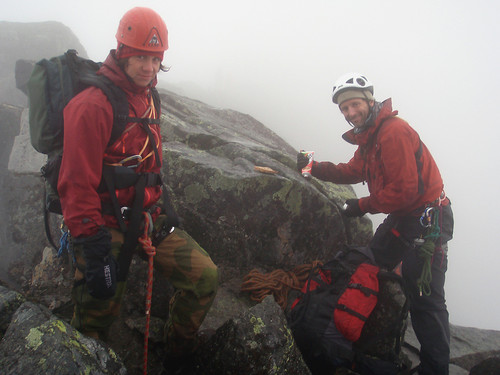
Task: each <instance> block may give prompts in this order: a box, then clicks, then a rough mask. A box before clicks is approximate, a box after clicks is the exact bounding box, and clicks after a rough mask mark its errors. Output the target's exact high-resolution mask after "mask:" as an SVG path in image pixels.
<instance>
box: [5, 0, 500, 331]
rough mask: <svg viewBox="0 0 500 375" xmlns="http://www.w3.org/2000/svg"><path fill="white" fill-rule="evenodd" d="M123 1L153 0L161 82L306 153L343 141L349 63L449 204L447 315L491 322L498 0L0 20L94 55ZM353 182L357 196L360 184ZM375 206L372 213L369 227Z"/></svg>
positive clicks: (335, 151) (219, 5) (110, 36)
mask: <svg viewBox="0 0 500 375" xmlns="http://www.w3.org/2000/svg"><path fill="white" fill-rule="evenodd" d="M134 6H148V7H151V8H153V9H155V10H156V11H157V12H159V13H160V14H161V15H162V17H163V18H164V20H165V22H166V24H167V27H168V30H169V45H170V48H169V50H168V51H167V52H166V54H165V60H164V64H165V65H167V66H170V67H171V69H170V71H169V72H168V73H162V74H161V75H160V77H159V79H160V84H159V85H160V87H163V88H166V89H170V90H172V91H175V92H178V93H180V94H182V95H185V96H188V97H191V98H193V99H198V100H201V101H203V102H205V103H208V104H210V105H213V106H215V107H223V108H230V109H234V110H237V111H240V112H243V113H247V114H249V115H251V116H253V117H254V118H256V119H257V120H259V121H261V122H262V123H263V124H265V125H266V126H267V127H269V128H270V129H271V130H273V131H274V132H275V133H277V134H278V135H279V136H281V137H282V138H283V139H285V140H286V141H287V142H288V143H290V144H291V145H292V146H293V147H295V148H297V150H298V149H306V150H314V151H315V158H316V160H319V161H323V160H330V161H332V162H335V163H338V162H346V161H348V160H349V159H350V158H351V157H352V154H353V153H354V151H355V147H354V146H352V145H349V144H347V143H346V142H344V141H343V140H342V138H341V135H342V133H344V132H345V131H347V130H349V125H348V124H347V123H346V122H345V120H344V119H343V117H342V116H341V114H340V112H339V110H338V108H337V106H335V105H334V104H333V103H332V102H331V90H332V87H333V84H334V82H335V80H336V79H337V78H338V77H339V76H340V75H342V74H344V73H346V72H351V71H356V72H362V73H363V74H365V75H366V76H367V77H368V78H369V79H370V80H371V81H372V82H373V83H374V86H375V97H376V99H377V100H379V101H382V100H384V99H386V98H389V97H392V99H393V107H394V109H397V110H399V115H400V116H401V117H403V118H404V119H405V120H407V121H408V122H409V123H410V125H411V126H412V127H413V128H414V129H415V130H417V131H418V133H419V134H420V136H421V139H422V141H423V142H424V143H425V144H426V145H427V147H428V148H429V149H430V151H431V153H432V154H433V156H434V159H435V160H436V162H437V164H438V166H439V168H440V170H441V174H442V176H443V179H444V182H445V190H446V193H447V194H448V196H449V197H450V199H451V201H452V203H453V209H454V213H455V237H454V239H453V240H452V241H451V242H450V243H449V254H448V256H449V258H448V272H447V282H446V293H447V303H448V309H449V312H450V321H451V323H453V324H457V325H462V326H473V327H478V328H484V329H495V330H500V301H499V298H498V293H497V287H498V285H499V284H500V276H499V272H498V269H499V265H500V249H499V246H498V245H497V244H498V242H499V240H498V238H497V236H496V235H497V234H498V232H499V231H498V229H497V224H498V221H499V220H498V217H497V216H498V212H499V209H500V204H499V192H500V183H499V181H500V177H499V176H498V170H499V167H498V166H499V164H500V156H499V148H500V129H499V128H500V125H499V119H498V103H499V99H500V94H499V92H500V89H499V88H500V73H499V67H500V51H499V48H498V39H499V38H500V26H499V23H498V20H497V19H498V14H500V2H498V1H496V0H479V1H474V2H471V1H464V0H443V1H435V0H434V1H431V0H421V1H405V0H382V1H378V2H375V1H370V0H349V1H334V0H324V1H322V0H308V1H293V0H274V1H273V0H267V1H263V0H256V1H252V2H249V1H245V2H243V1H237V0H232V1H230V0H227V1H224V0H213V1H202V0H199V1H194V0H192V1H190V0H186V1H182V2H181V1H173V0H161V1H160V0H158V1H128V0H121V1H114V0H110V1H95V0H88V1H85V2H80V1H79V2H69V1H68V2H59V1H53V0H45V1H43V2H38V1H28V0H19V1H15V2H9V3H4V4H3V5H2V10H1V12H0V20H2V21H14V22H40V21H49V20H54V21H59V22H61V23H63V24H65V25H66V26H68V27H69V28H70V29H71V30H72V31H73V32H74V33H75V34H76V36H77V37H78V38H79V40H80V42H81V43H82V45H83V46H84V47H85V48H86V50H87V53H88V55H89V57H90V58H92V59H94V60H97V61H103V60H104V59H105V57H106V56H107V54H108V52H109V50H110V49H112V48H115V47H116V39H115V33H116V29H117V26H118V23H119V20H120V18H121V16H122V15H123V14H124V13H125V12H126V11H127V10H129V9H130V8H132V7H134ZM47 57H50V56H47ZM355 190H356V192H357V194H358V196H359V197H361V196H364V195H366V194H367V189H366V187H365V186H363V185H359V186H355ZM384 217H385V215H373V216H371V219H372V220H373V221H374V226H376V225H378V224H379V223H380V222H381V220H383V218H384ZM326 230H328V228H318V232H317V233H314V234H312V235H321V233H322V232H323V231H326Z"/></svg>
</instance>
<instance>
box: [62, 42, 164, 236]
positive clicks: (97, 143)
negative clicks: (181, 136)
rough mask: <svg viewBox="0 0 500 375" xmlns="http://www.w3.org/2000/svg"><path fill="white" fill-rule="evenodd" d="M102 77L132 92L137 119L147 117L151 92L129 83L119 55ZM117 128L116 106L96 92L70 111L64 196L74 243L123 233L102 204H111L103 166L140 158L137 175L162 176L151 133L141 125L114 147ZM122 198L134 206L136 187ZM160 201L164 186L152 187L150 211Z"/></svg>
mask: <svg viewBox="0 0 500 375" xmlns="http://www.w3.org/2000/svg"><path fill="white" fill-rule="evenodd" d="M98 74H102V75H105V76H106V77H108V78H110V79H111V80H112V81H113V83H115V84H116V85H117V86H119V87H120V88H122V89H123V90H124V91H125V92H126V94H127V97H128V100H129V110H130V116H131V117H143V116H144V115H145V113H147V111H148V109H149V108H150V105H151V103H152V100H151V95H150V91H149V88H141V87H138V86H136V85H135V84H134V83H133V82H132V81H130V80H129V79H128V78H127V76H126V75H125V73H124V72H123V71H122V69H121V68H120V67H118V65H117V64H116V60H115V58H114V51H111V53H110V54H109V56H108V57H107V59H106V61H105V62H104V64H103V66H102V67H101V69H100V70H99V72H98ZM154 84H156V80H155V81H154V82H153V85H154ZM153 113H155V111H153ZM159 114H160V108H157V113H155V114H154V115H153V116H154V117H155V118H158V117H159ZM148 117H149V116H148ZM112 125H113V111H112V107H111V103H110V102H109V101H108V100H107V98H106V96H105V94H104V93H103V92H102V91H101V90H100V89H98V88H96V87H90V88H87V89H85V90H84V91H82V92H81V93H80V94H78V95H77V96H75V97H74V98H73V99H72V100H71V101H70V102H69V103H68V105H67V106H66V108H65V109H64V152H63V159H62V164H61V170H60V174H59V182H58V192H59V196H60V200H61V206H62V211H63V216H64V221H65V223H66V225H67V226H68V228H69V230H70V233H71V235H72V236H73V237H81V236H84V237H85V236H90V235H92V234H94V233H95V232H96V231H97V229H98V227H99V226H101V225H106V226H112V227H117V223H116V219H115V218H114V216H112V215H103V214H102V212H101V201H109V193H107V192H105V193H102V192H98V190H97V189H98V186H99V184H100V182H101V177H102V166H103V162H105V163H107V164H112V163H117V162H119V161H121V160H123V159H125V158H126V157H129V156H133V155H138V154H140V155H141V156H142V158H143V159H144V161H143V162H142V163H140V164H139V166H138V167H137V168H135V169H134V170H135V171H136V172H137V173H139V172H154V173H159V172H160V167H159V166H158V165H157V164H156V161H155V155H154V152H153V147H152V146H151V144H150V143H149V141H148V136H147V133H146V132H145V130H143V129H142V128H141V126H140V125H139V124H138V123H130V124H128V125H127V126H126V129H125V131H124V132H123V134H122V135H121V136H120V138H119V139H118V140H117V141H116V142H114V144H113V145H111V146H109V147H108V142H109V139H110V136H111V129H112ZM150 129H151V131H152V133H153V135H154V138H155V139H156V144H157V147H158V151H159V152H158V153H159V156H160V159H161V155H162V153H161V149H162V148H161V135H160V127H159V125H150ZM147 155H149V156H147ZM160 164H161V160H160ZM116 194H117V197H118V201H119V203H120V206H130V205H131V204H132V201H133V198H134V195H135V190H134V188H133V187H130V188H126V189H121V190H117V191H116ZM160 196H161V188H160V187H159V186H153V187H147V188H146V192H145V198H144V207H146V208H147V207H150V206H151V205H153V204H154V203H155V202H157V201H158V199H159V198H160Z"/></svg>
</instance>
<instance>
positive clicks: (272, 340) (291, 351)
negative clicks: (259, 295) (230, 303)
mask: <svg viewBox="0 0 500 375" xmlns="http://www.w3.org/2000/svg"><path fill="white" fill-rule="evenodd" d="M194 367H195V369H196V370H197V372H196V373H201V374H206V375H219V374H246V375H253V374H255V375H257V374H269V375H271V374H274V375H279V374H290V375H307V374H310V371H309V369H308V368H307V366H306V364H305V363H304V361H303V359H302V356H301V354H300V351H299V350H298V348H297V346H296V344H295V341H294V339H293V336H292V332H291V331H290V328H289V327H288V325H287V321H286V318H285V315H284V314H283V311H282V310H281V308H280V307H279V305H278V304H277V303H276V302H275V301H274V299H273V297H267V298H265V299H264V300H263V301H262V303H260V304H258V305H256V306H254V307H252V308H250V309H248V310H246V311H244V312H242V313H241V314H240V315H238V316H237V317H235V318H232V319H230V320H228V321H226V323H224V324H223V325H222V326H221V327H220V328H219V329H218V330H217V332H216V333H215V334H214V335H213V336H212V337H211V338H210V340H209V341H208V342H206V343H205V344H204V346H202V347H201V348H200V350H199V355H198V356H197V357H196V358H195V365H194Z"/></svg>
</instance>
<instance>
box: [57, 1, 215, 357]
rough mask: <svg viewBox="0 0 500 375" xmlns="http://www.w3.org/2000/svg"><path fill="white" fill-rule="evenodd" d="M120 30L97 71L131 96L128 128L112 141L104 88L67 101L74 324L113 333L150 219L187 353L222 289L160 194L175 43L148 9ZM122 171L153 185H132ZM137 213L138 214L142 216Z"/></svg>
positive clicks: (170, 346)
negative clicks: (163, 100)
mask: <svg viewBox="0 0 500 375" xmlns="http://www.w3.org/2000/svg"><path fill="white" fill-rule="evenodd" d="M116 39H117V42H118V44H117V48H116V49H114V50H111V51H110V53H109V55H108V57H107V58H106V60H105V61H104V63H103V65H102V67H101V68H100V70H99V71H98V73H97V74H98V75H102V76H104V77H106V78H107V79H108V80H110V81H111V82H112V83H113V84H114V85H116V86H118V87H119V88H120V89H121V90H123V91H124V92H125V94H126V97H127V98H128V109H129V117H127V121H129V120H130V122H129V123H128V124H127V126H126V127H125V130H124V131H123V133H122V134H121V135H120V136H119V138H118V139H117V140H116V141H114V142H113V143H112V144H108V141H109V140H110V135H111V133H112V130H113V117H114V116H113V110H112V106H111V104H110V102H109V101H108V100H107V97H106V96H105V94H104V93H103V91H102V90H101V89H99V88H97V87H89V88H87V89H85V90H84V91H82V92H81V93H80V94H78V95H77V96H75V97H74V98H73V99H72V100H71V102H70V103H69V104H68V105H67V106H66V108H65V110H64V152H63V159H62V165H61V170H60V176H59V182H58V191H59V195H60V199H61V205H62V211H63V215H64V222H65V224H66V225H67V227H68V229H69V232H70V234H71V237H72V239H73V240H72V242H73V251H74V255H75V257H76V262H77V268H76V272H75V284H74V288H73V291H72V296H73V301H74V303H75V308H74V315H73V319H72V325H73V326H75V327H76V328H77V329H79V330H80V331H81V332H83V333H84V334H87V335H89V336H92V337H95V338H101V339H106V334H107V332H108V329H109V327H110V325H111V323H112V322H113V321H114V320H115V319H116V317H117V316H118V315H119V310H120V305H121V303H122V300H123V296H124V292H125V283H126V278H127V270H128V266H129V264H130V258H131V256H132V255H130V254H125V253H126V252H127V253H128V252H130V253H133V252H134V251H142V250H141V249H140V247H138V245H137V244H138V236H137V235H135V237H134V235H131V233H139V232H140V229H141V228H144V226H145V225H146V221H148V223H149V222H150V224H151V225H150V227H152V228H153V227H154V231H153V234H152V235H151V238H152V240H153V243H154V245H155V247H156V255H155V256H154V266H155V269H157V270H158V271H159V272H160V273H161V274H162V275H163V276H165V277H166V278H167V279H168V280H169V281H170V282H171V284H172V285H173V286H174V287H175V288H176V289H177V293H175V296H174V298H173V299H172V301H171V305H170V313H169V314H168V321H167V323H166V327H165V335H166V345H167V352H168V354H169V355H170V356H172V357H182V356H185V355H189V354H190V353H191V351H192V350H193V349H194V348H195V344H196V334H197V331H198V328H199V327H200V325H201V323H202V322H203V320H204V318H205V316H206V314H207V312H208V310H209V308H210V306H211V304H212V302H213V300H214V298H215V293H216V290H217V285H218V271H217V267H216V266H215V265H214V263H213V262H212V260H211V258H210V256H209V255H208V254H207V252H206V251H205V250H203V249H202V248H201V247H200V245H199V244H198V243H197V242H196V241H195V240H194V239H193V238H191V236H189V234H188V233H186V232H185V231H183V230H182V229H180V228H178V227H177V226H176V224H177V223H176V216H175V212H174V211H173V210H171V209H169V208H168V207H167V206H166V205H165V200H163V202H162V203H163V204H162V203H161V201H160V198H161V197H162V194H163V193H164V191H163V190H164V189H162V183H161V176H160V171H161V168H162V163H163V161H162V137H161V134H160V121H159V119H160V112H161V107H160V105H159V103H158V102H157V101H155V100H154V98H155V97H157V98H158V101H159V95H157V93H156V96H155V95H153V94H154V93H155V92H156V89H155V85H156V82H157V74H158V73H159V72H160V71H161V70H166V69H164V67H163V65H162V61H163V58H164V52H165V51H166V50H167V49H168V32H167V27H166V25H165V22H164V21H163V19H162V18H161V17H160V15H159V14H158V13H156V12H155V11H153V10H151V9H149V8H144V7H136V8H133V9H131V10H129V11H128V12H127V13H125V15H124V16H123V18H122V19H121V21H120V24H119V27H118V31H117V33H116ZM109 170H110V171H111V172H110V179H111V181H112V182H111V183H114V184H115V185H113V186H115V188H114V189H112V190H111V191H110V190H106V189H103V188H102V185H103V182H104V183H106V185H107V186H108V187H109V185H108V182H109V181H108V180H107V179H106V178H103V176H106V174H105V172H104V171H109ZM124 172H126V173H124ZM121 174H126V176H125V177H127V179H132V180H134V181H139V180H140V181H144V185H143V186H139V185H138V183H137V184H128V182H127V183H126V182H125V180H122V178H123V176H121ZM143 177H147V178H143ZM115 203H116V204H115ZM134 203H136V204H135V205H134ZM116 205H117V206H116ZM116 207H118V209H117V210H116V209H115V208H116ZM136 207H137V208H136ZM117 211H118V215H117V214H116V213H117ZM137 217H138V218H140V219H139V221H134V220H135V219H134V218H137ZM149 218H150V219H149ZM123 223H125V227H123ZM127 258H128V263H127ZM124 259H125V261H124ZM165 315H167V313H165Z"/></svg>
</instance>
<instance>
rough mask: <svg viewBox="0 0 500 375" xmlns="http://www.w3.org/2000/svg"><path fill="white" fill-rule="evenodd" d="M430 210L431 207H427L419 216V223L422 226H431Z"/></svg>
mask: <svg viewBox="0 0 500 375" xmlns="http://www.w3.org/2000/svg"><path fill="white" fill-rule="evenodd" d="M432 210H433V207H427V208H426V209H425V210H424V212H423V213H422V216H420V225H422V226H423V227H424V228H429V227H431V226H432Z"/></svg>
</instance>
